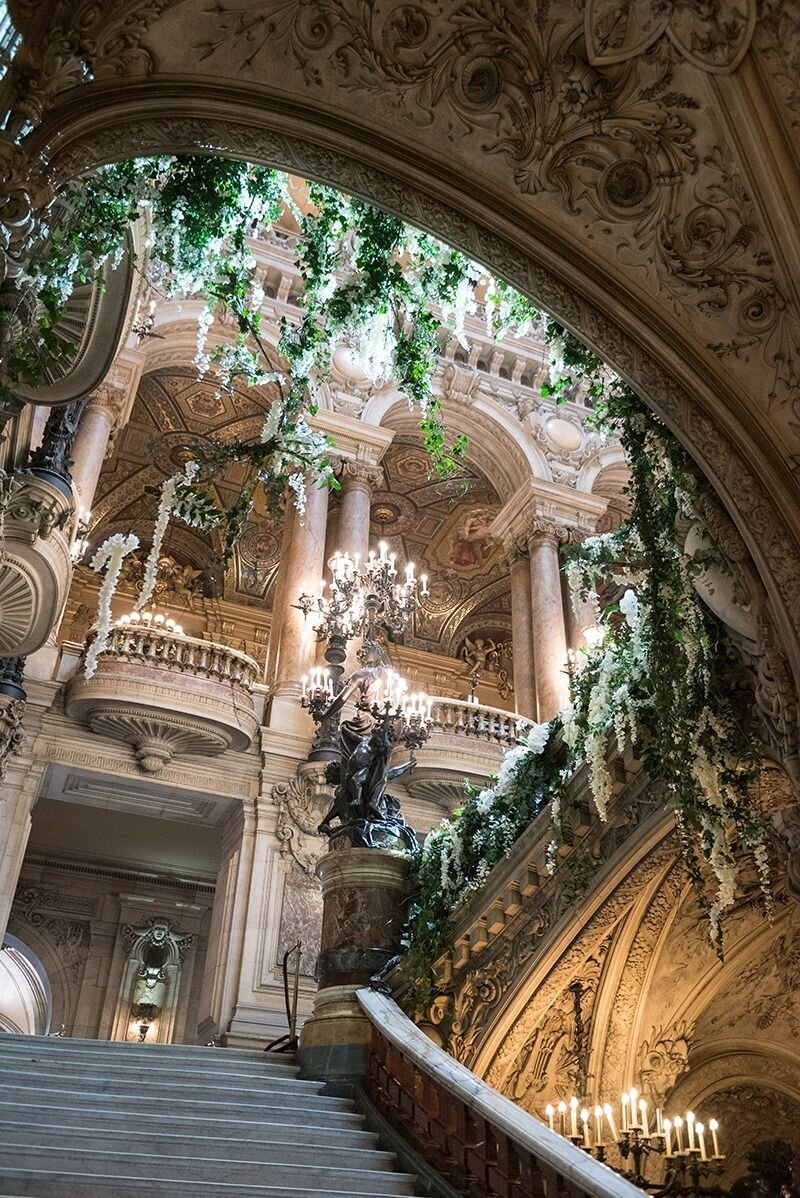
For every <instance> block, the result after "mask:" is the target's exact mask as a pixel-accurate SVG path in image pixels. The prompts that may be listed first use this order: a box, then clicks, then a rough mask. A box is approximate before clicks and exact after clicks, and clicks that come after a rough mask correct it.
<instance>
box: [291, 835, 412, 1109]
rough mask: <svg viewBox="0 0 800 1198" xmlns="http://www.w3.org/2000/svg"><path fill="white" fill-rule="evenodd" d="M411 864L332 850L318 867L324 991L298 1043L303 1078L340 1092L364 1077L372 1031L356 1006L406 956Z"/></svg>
mask: <svg viewBox="0 0 800 1198" xmlns="http://www.w3.org/2000/svg"><path fill="white" fill-rule="evenodd" d="M408 871H409V859H408V857H405V856H403V855H401V854H399V853H390V852H386V851H385V850H383V849H357V848H350V847H345V848H331V850H330V851H329V852H328V853H327V855H326V856H325V857H323V859H322V860H321V861H320V863H319V865H318V866H317V874H318V876H319V879H320V881H321V883H322V897H323V917H322V944H321V950H320V955H319V961H318V964H317V977H318V983H319V989H318V992H317V995H316V997H315V999H314V1010H313V1013H312V1015H311V1018H310V1019H308V1020H306V1022H305V1024H304V1025H303V1030H302V1034H301V1036H300V1049H299V1054H298V1058H299V1062H300V1067H301V1070H302V1074H303V1076H305V1077H315V1078H324V1079H325V1080H326V1081H327V1082H328V1083H329V1085H330V1084H333V1085H335V1086H341V1085H343V1084H347V1083H349V1082H352V1081H354V1080H356V1079H357V1078H359V1077H361V1076H362V1075H363V1074H364V1072H365V1070H366V1064H367V1056H368V1049H369V1040H370V1024H369V1021H368V1020H367V1019H366V1017H365V1016H364V1015H363V1013H362V1011H361V1008H360V1006H359V1004H358V1002H357V1001H356V997H355V994H356V991H357V990H358V989H359V988H360V987H361V986H365V985H368V984H369V980H370V978H371V977H372V976H373V975H374V974H376V973H379V972H380V970H381V969H383V967H384V966H385V965H386V964H387V962H388V961H390V960H391V959H392V957H394V956H396V955H397V954H398V953H399V952H400V937H401V933H402V929H403V920H404V902H405V898H406V895H407V893H408Z"/></svg>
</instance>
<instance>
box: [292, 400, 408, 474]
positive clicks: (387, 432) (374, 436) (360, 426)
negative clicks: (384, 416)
mask: <svg viewBox="0 0 800 1198" xmlns="http://www.w3.org/2000/svg"><path fill="white" fill-rule="evenodd" d="M309 424H310V425H311V426H312V428H315V429H316V430H317V431H318V432H321V433H327V434H328V436H329V437H330V438H331V440H332V442H333V451H332V452H333V454H334V455H335V456H336V457H337V458H341V459H342V461H344V462H354V463H355V462H358V463H363V465H365V466H377V465H378V463H379V462H380V461H381V459H382V458H383V455H384V454H385V453H386V450H387V449H388V448H389V446H390V445H391V443H392V440H393V438H394V432H393V431H392V430H391V429H387V428H378V427H376V426H375V425H368V424H364V423H362V421H360V420H356V419H355V418H354V417H352V416H346V415H344V413H342V412H331V411H328V410H321V411H319V412H317V414H316V415H315V416H313V417H312V418H311V419H310V420H309Z"/></svg>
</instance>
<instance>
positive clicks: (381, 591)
mask: <svg viewBox="0 0 800 1198" xmlns="http://www.w3.org/2000/svg"><path fill="white" fill-rule="evenodd" d="M329 566H330V571H331V581H330V583H329V584H328V583H326V581H325V580H322V581H321V583H320V588H319V593H318V594H317V595H308V594H302V595H301V596H300V597H299V602H298V606H299V607H300V609H301V610H302V611H303V612H304V614H305V615H306V616H308V615H309V614H313V615H314V616H315V617H316V618H317V621H318V622H317V623H316V624H315V632H316V633H317V637H318V639H319V640H320V641H324V642H325V644H326V648H325V661H326V666H325V667H318V668H316V669H314V670H312V672H311V675H310V676H306V677H304V678H303V680H302V685H303V692H302V698H301V703H302V705H303V707H305V708H306V709H307V710H308V711H309V712H310V714H311V716H312V718H313V719H314V722H315V723H316V725H317V731H316V735H315V737H314V743H313V745H312V749H311V753H310V754H309V761H325V762H327V766H326V772H325V778H326V781H327V782H328V783H330V784H331V785H332V786H333V787H334V788H335V789H334V798H333V803H332V805H331V808H330V810H329V811H328V813H327V815H326V816H325V818H324V819H323V820H322V822H321V823H320V825H319V831H320V833H321V834H322V835H324V836H328V837H329V838H330V839H331V841H332V842H337V841H341V842H344V843H349V844H351V845H353V846H355V847H359V848H384V849H390V850H392V849H393V850H400V851H403V850H404V851H409V850H411V849H413V848H414V847H415V846H416V836H415V834H414V832H413V830H412V829H411V828H410V827H409V826H408V824H406V822H405V820H404V819H403V817H402V816H401V814H400V804H399V802H398V800H397V799H396V798H395V797H394V796H392V795H391V794H389V793H387V789H386V788H387V786H388V785H389V784H390V783H391V782H392V781H393V780H394V779H396V778H399V777H401V776H402V775H403V774H405V773H407V772H408V771H409V770H411V769H413V767H414V765H415V757H414V750H415V749H417V748H419V746H420V745H422V744H423V743H424V742H425V740H426V739H427V737H428V725H429V723H430V717H431V704H430V701H429V700H428V699H427V697H426V696H425V695H422V694H414V695H409V694H407V693H406V689H407V688H406V685H405V683H404V682H403V680H402V679H401V678H400V676H399V675H398V674H397V673H395V671H394V670H393V669H392V668H391V665H390V662H389V658H388V655H387V653H386V650H385V648H384V647H383V645H382V644H381V643H380V641H379V639H378V637H379V633H380V632H381V631H383V632H387V633H391V634H392V635H394V636H396V635H398V634H399V633H400V632H402V630H403V629H404V628H405V626H406V624H407V622H408V620H409V618H410V616H411V614H412V613H413V612H414V611H415V610H416V607H417V597H416V592H417V586H418V583H417V579H416V577H415V575H414V566H413V564H411V563H409V565H408V566H406V568H405V578H404V580H403V581H402V582H398V581H397V579H398V570H397V567H396V564H395V555H394V554H390V553H388V551H387V546H386V545H385V544H384V543H381V545H380V547H379V552H378V553H377V554H376V553H375V552H374V551H371V552H370V554H369V557H368V559H367V561H366V562H365V563H363V565H362V564H361V562H360V559H359V557H358V555H356V556H355V557H354V558H351V557H350V556H349V555H348V554H346V553H337V554H335V555H334V556H333V557H332V558H331V560H330V563H329ZM421 584H422V585H421V594H423V595H425V594H427V578H426V576H425V575H423V576H422V579H421ZM326 588H327V591H326ZM357 638H360V639H361V641H362V643H361V646H360V648H359V650H358V653H357V654H356V656H357V659H358V661H359V666H360V668H359V669H357V670H355V671H353V673H352V674H351V675H350V676H349V677H348V678H346V679H345V678H344V677H343V675H344V662H345V660H346V657H347V646H348V642H350V641H351V640H354V639H357ZM348 703H351V704H352V705H353V706H354V708H355V711H354V714H353V715H350V716H347V717H346V718H342V714H343V711H344V709H345V707H346V705H347V704H348ZM398 744H402V745H404V746H405V747H406V748H407V749H408V750H409V751H410V757H409V759H408V761H406V762H403V763H402V764H400V765H394V766H392V765H390V764H389V763H390V760H391V756H392V753H393V751H394V749H395V747H396V746H397V745H398Z"/></svg>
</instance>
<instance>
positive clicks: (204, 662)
mask: <svg viewBox="0 0 800 1198" xmlns="http://www.w3.org/2000/svg"><path fill="white" fill-rule="evenodd" d="M104 655H105V656H113V657H116V658H118V659H119V660H121V661H143V662H147V663H148V664H150V665H158V666H163V667H165V668H166V669H168V670H177V671H180V673H182V674H194V675H197V676H198V677H204V678H216V679H219V680H220V681H221V682H233V683H236V684H237V685H238V686H242V687H244V688H245V689H247V690H249V689H250V688H251V687H252V686H253V685H254V683H256V682H258V675H259V668H258V663H257V662H255V661H253V659H252V657H248V656H247V654H246V653H240V652H239V650H238V649H230V648H228V646H227V645H219V644H217V643H216V642H215V641H203V640H200V639H199V638H197V637H193V636H183V635H178V634H176V633H173V632H169V631H167V630H166V629H162V628H154V627H152V626H151V627H149V628H148V627H141V626H139V627H136V628H131V627H130V626H127V627H117V628H114V629H112V631H111V633H110V634H109V638H108V647H107V649H106V650H105V654H104Z"/></svg>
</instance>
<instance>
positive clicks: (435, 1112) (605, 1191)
mask: <svg viewBox="0 0 800 1198" xmlns="http://www.w3.org/2000/svg"><path fill="white" fill-rule="evenodd" d="M356 996H357V998H358V1001H359V1004H360V1006H361V1009H362V1010H363V1011H364V1013H365V1015H366V1016H367V1018H368V1019H369V1021H370V1023H371V1024H372V1051H371V1057H370V1074H369V1082H368V1088H369V1090H370V1097H371V1098H372V1100H373V1102H374V1103H375V1104H376V1105H377V1106H378V1107H379V1109H380V1110H381V1113H382V1114H384V1115H386V1116H387V1117H388V1118H390V1119H391V1120H392V1121H394V1122H395V1123H397V1124H399V1126H400V1127H401V1128H402V1130H403V1131H404V1132H405V1134H406V1136H407V1137H408V1138H409V1139H410V1140H411V1141H412V1143H414V1144H415V1146H416V1147H418V1148H419V1150H420V1151H421V1152H422V1153H423V1155H424V1156H425V1158H426V1159H427V1160H429V1161H430V1163H431V1164H432V1165H433V1166H434V1167H436V1168H439V1170H440V1172H442V1173H443V1174H444V1175H445V1176H448V1175H449V1176H448V1180H450V1181H451V1183H452V1184H454V1185H455V1186H456V1188H458V1189H460V1190H462V1191H463V1192H464V1193H468V1194H470V1195H474V1196H475V1198H478V1196H484V1195H486V1194H491V1195H493V1196H494V1195H497V1196H498V1198H506V1195H508V1196H510V1195H512V1194H537V1195H543V1196H546V1198H551V1195H552V1196H553V1198H555V1196H562V1195H569V1198H641V1194H642V1192H641V1190H640V1189H638V1188H637V1187H636V1186H634V1185H632V1184H631V1183H630V1182H629V1181H626V1180H625V1178H624V1177H620V1175H619V1174H618V1173H615V1172H614V1170H613V1169H611V1168H609V1166H608V1165H604V1164H602V1163H601V1162H600V1161H598V1160H595V1159H594V1158H593V1157H592V1156H590V1155H589V1154H588V1153H586V1152H584V1151H583V1150H582V1149H580V1148H578V1147H576V1146H575V1145H574V1144H572V1143H570V1141H569V1140H567V1139H565V1138H564V1137H563V1136H560V1135H558V1134H557V1133H556V1132H553V1131H550V1129H549V1127H546V1126H545V1125H544V1124H543V1123H540V1122H539V1121H538V1120H537V1119H535V1118H534V1117H533V1116H532V1115H529V1114H528V1113H527V1111H523V1110H522V1109H521V1108H520V1107H518V1106H516V1104H515V1103H513V1102H511V1101H510V1100H509V1099H508V1098H504V1097H503V1095H502V1094H499V1093H498V1092H497V1091H496V1090H494V1089H492V1087H491V1086H489V1085H487V1083H486V1082H484V1081H482V1080H481V1078H479V1077H478V1076H477V1075H476V1074H474V1073H472V1072H471V1071H470V1070H469V1069H467V1068H466V1067H465V1066H464V1065H461V1064H459V1062H458V1061H456V1060H454V1059H453V1058H452V1057H451V1056H450V1055H449V1054H448V1053H446V1052H445V1051H444V1050H443V1049H441V1048H439V1047H437V1045H435V1044H434V1043H433V1041H432V1040H430V1039H429V1038H428V1037H427V1036H426V1035H425V1033H424V1032H422V1031H420V1029H419V1028H418V1027H417V1026H416V1024H415V1023H413V1022H412V1021H411V1020H410V1019H409V1018H408V1017H407V1016H406V1015H404V1014H403V1012H402V1011H401V1010H400V1008H399V1007H398V1006H397V1004H396V1003H395V1002H394V1001H393V1000H392V999H391V998H389V997H388V996H387V995H385V994H380V993H378V992H376V991H374V990H366V989H362V990H359V991H357V995H356Z"/></svg>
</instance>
